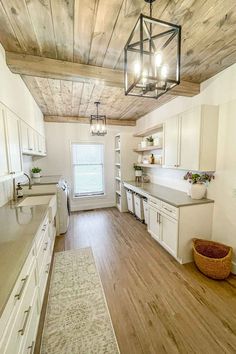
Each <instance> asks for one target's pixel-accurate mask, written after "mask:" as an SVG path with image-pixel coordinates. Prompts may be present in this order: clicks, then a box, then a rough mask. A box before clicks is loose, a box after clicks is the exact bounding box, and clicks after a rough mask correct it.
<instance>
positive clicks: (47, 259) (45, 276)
mask: <svg viewBox="0 0 236 354" xmlns="http://www.w3.org/2000/svg"><path fill="white" fill-rule="evenodd" d="M50 265H51V253H50V251H48V252H47V254H46V256H45V259H44V262H43V267H42V272H41V274H40V279H39V301H40V304H41V305H42V303H43V298H44V293H45V288H46V284H47V280H48V274H49V271H50Z"/></svg>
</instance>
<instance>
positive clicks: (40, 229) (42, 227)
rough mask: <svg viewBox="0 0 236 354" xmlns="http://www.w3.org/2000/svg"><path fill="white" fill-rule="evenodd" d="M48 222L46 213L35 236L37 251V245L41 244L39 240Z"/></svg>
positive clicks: (37, 248)
mask: <svg viewBox="0 0 236 354" xmlns="http://www.w3.org/2000/svg"><path fill="white" fill-rule="evenodd" d="M48 224H49V220H48V215H47V216H46V217H45V219H44V221H43V222H42V224H41V226H40V228H39V231H38V233H37V235H36V237H35V244H36V252H37V253H38V251H39V245H40V244H41V241H42V239H43V237H44V236H45V233H46V231H47V227H48Z"/></svg>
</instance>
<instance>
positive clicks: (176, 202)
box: [124, 181, 214, 208]
mask: <svg viewBox="0 0 236 354" xmlns="http://www.w3.org/2000/svg"><path fill="white" fill-rule="evenodd" d="M124 183H126V184H129V185H130V186H131V187H132V186H133V187H135V188H138V189H139V190H140V192H144V194H145V195H150V196H152V197H156V198H158V199H160V200H162V201H163V202H166V203H168V204H171V205H173V206H175V207H177V208H179V207H183V206H190V205H197V204H206V203H214V200H212V199H206V198H203V199H192V198H191V197H189V196H188V195H187V193H185V192H181V191H178V190H176V189H172V188H168V187H165V186H161V185H160V184H154V183H140V182H135V181H124ZM131 189H132V188H131Z"/></svg>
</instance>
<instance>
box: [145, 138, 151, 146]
mask: <svg viewBox="0 0 236 354" xmlns="http://www.w3.org/2000/svg"><path fill="white" fill-rule="evenodd" d="M146 140H147V145H148V146H152V145H153V137H152V136H149V137H148V138H146Z"/></svg>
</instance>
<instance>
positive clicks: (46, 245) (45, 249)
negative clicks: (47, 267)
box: [43, 242, 48, 251]
mask: <svg viewBox="0 0 236 354" xmlns="http://www.w3.org/2000/svg"><path fill="white" fill-rule="evenodd" d="M47 248H48V242H45V247H44V249H43V250H44V251H47Z"/></svg>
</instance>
